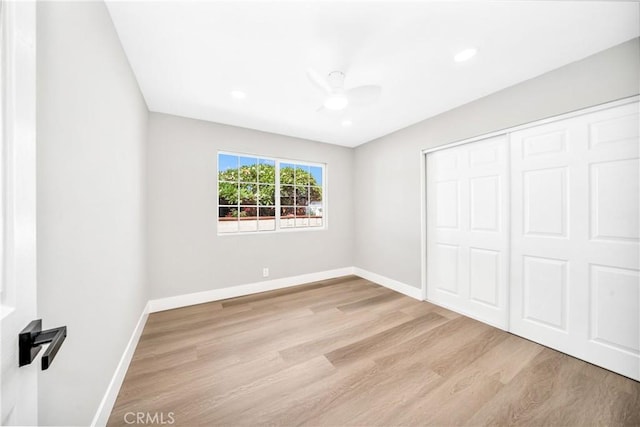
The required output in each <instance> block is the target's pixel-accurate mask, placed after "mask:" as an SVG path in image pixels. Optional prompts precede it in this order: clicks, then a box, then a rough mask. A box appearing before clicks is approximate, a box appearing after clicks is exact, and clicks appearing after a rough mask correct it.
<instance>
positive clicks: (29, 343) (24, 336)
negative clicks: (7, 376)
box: [18, 319, 67, 371]
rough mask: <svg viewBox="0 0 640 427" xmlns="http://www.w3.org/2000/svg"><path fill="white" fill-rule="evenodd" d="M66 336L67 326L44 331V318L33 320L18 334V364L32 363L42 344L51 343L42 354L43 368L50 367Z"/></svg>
mask: <svg viewBox="0 0 640 427" xmlns="http://www.w3.org/2000/svg"><path fill="white" fill-rule="evenodd" d="M66 337H67V327H66V326H61V327H59V328H53V329H48V330H46V331H43V330H42V319H37V320H34V321H32V322H31V323H29V324H28V325H27V327H26V328H24V329H23V330H22V332H20V335H19V336H18V358H19V361H18V366H24V365H29V364H31V362H33V359H35V357H36V356H37V355H38V353H39V352H40V349H41V348H42V345H43V344H47V343H51V344H49V348H47V351H45V352H44V354H43V355H42V370H43V371H44V370H45V369H48V368H49V366H51V362H53V359H54V358H55V357H56V354H58V350H60V346H61V345H62V343H63V342H64V339H65V338H66Z"/></svg>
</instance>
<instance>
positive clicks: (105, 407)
mask: <svg viewBox="0 0 640 427" xmlns="http://www.w3.org/2000/svg"><path fill="white" fill-rule="evenodd" d="M148 317H149V303H148V302H147V304H146V305H145V306H144V308H143V309H142V314H141V315H140V318H139V319H138V323H137V324H136V326H135V328H134V329H133V334H131V338H129V342H128V343H127V346H126V347H125V348H124V352H123V353H122V357H121V358H120V362H119V363H118V366H117V367H116V370H115V372H114V373H113V377H112V378H111V382H109V386H108V387H107V391H106V392H105V393H104V397H103V398H102V401H101V402H100V405H99V406H98V410H97V411H96V414H95V416H94V417H93V421H91V427H98V426H106V425H107V421H109V416H110V415H111V410H112V409H113V405H114V404H115V403H116V398H117V397H118V393H119V392H120V387H121V386H122V382H123V381H124V377H125V375H126V373H127V370H128V369H129V364H130V363H131V359H132V358H133V354H134V352H135V349H136V346H137V345H138V341H139V340H140V336H141V335H142V331H143V330H144V325H145V323H147V318H148Z"/></svg>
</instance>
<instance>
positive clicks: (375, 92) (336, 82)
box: [307, 68, 382, 111]
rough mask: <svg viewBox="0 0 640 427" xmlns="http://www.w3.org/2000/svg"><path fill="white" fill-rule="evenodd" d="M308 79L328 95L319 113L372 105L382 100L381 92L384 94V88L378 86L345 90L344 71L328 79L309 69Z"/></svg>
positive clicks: (334, 72)
mask: <svg viewBox="0 0 640 427" xmlns="http://www.w3.org/2000/svg"><path fill="white" fill-rule="evenodd" d="M307 77H309V80H311V82H312V83H313V84H314V85H315V86H317V87H318V88H319V89H320V90H322V91H323V92H324V93H325V94H326V97H325V99H324V101H323V104H322V106H321V107H320V108H318V110H317V111H322V110H324V109H327V110H334V111H336V110H343V109H345V108H346V107H347V106H360V107H363V106H367V105H371V104H373V103H375V102H376V101H377V100H378V98H380V92H382V88H381V87H380V86H377V85H365V86H357V87H354V88H351V89H345V88H344V79H345V74H344V73H343V72H342V71H331V72H330V73H329V74H327V76H326V77H322V76H321V75H320V74H319V73H318V72H317V71H315V70H314V69H312V68H309V69H308V70H307Z"/></svg>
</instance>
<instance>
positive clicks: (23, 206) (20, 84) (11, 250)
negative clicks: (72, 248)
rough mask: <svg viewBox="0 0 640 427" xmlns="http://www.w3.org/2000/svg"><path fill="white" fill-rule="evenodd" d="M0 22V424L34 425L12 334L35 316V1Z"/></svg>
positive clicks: (34, 403) (6, 4) (30, 381)
mask: <svg viewBox="0 0 640 427" xmlns="http://www.w3.org/2000/svg"><path fill="white" fill-rule="evenodd" d="M0 7H1V8H2V12H1V13H0V19H2V25H0V30H1V31H2V34H1V37H0V43H1V44H2V49H0V52H1V53H2V58H1V59H2V60H1V61H0V92H2V96H1V97H0V100H1V102H2V104H1V105H0V142H1V150H0V207H1V209H0V224H1V226H0V227H1V228H0V234H1V236H0V237H1V238H0V241H1V242H2V244H1V245H0V251H1V253H0V281H1V283H0V290H1V292H0V305H1V312H0V327H1V329H0V335H1V337H0V338H1V339H0V346H2V347H3V348H2V352H1V354H2V358H1V362H2V370H1V371H0V418H1V419H0V422H6V423H8V424H20V425H37V423H38V387H37V378H38V364H32V365H30V366H25V367H23V368H19V367H18V333H19V332H20V330H22V328H24V327H25V326H26V325H27V324H28V323H29V322H30V321H32V320H34V319H35V318H36V314H37V284H36V277H37V263H36V256H37V251H36V4H35V2H16V1H6V0H5V1H2V3H1V4H0Z"/></svg>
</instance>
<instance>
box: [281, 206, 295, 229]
mask: <svg viewBox="0 0 640 427" xmlns="http://www.w3.org/2000/svg"><path fill="white" fill-rule="evenodd" d="M295 221H296V217H295V208H294V207H293V206H285V207H282V208H280V228H291V227H295V225H296V222H295Z"/></svg>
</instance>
